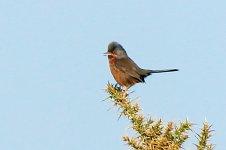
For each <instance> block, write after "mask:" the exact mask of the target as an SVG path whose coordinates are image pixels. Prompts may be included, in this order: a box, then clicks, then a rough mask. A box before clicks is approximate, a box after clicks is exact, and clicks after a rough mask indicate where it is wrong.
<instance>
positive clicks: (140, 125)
mask: <svg viewBox="0 0 226 150" xmlns="http://www.w3.org/2000/svg"><path fill="white" fill-rule="evenodd" d="M106 92H107V93H108V94H109V97H108V99H110V100H111V101H112V102H113V105H114V106H115V107H117V108H118V109H119V113H120V114H119V117H122V116H124V117H127V118H128V120H129V121H130V122H131V129H132V130H134V131H135V135H134V136H132V137H130V136H123V141H124V142H126V144H127V145H128V146H129V147H130V148H131V149H135V150H179V149H183V144H184V143H185V142H186V141H187V140H188V139H189V135H188V131H192V129H191V127H192V126H193V124H192V123H191V122H188V121H187V120H186V121H185V122H180V123H179V124H178V125H176V124H175V123H174V122H172V121H170V122H168V123H166V125H164V123H163V122H162V120H154V119H152V118H146V117H145V115H143V114H142V113H141V111H140V110H141V109H140V106H139V104H138V103H134V102H133V101H132V100H131V99H130V98H129V94H127V93H125V91H123V90H122V88H121V87H120V86H117V85H113V84H108V85H107V88H106ZM210 127H211V126H210V125H208V124H207V123H206V122H205V123H204V125H203V128H202V129H201V132H200V133H199V134H197V133H195V134H196V135H195V136H196V137H197V141H198V142H197V144H195V147H196V149H197V150H212V149H213V145H212V144H209V143H208V140H209V138H210V137H211V132H212V131H211V129H210ZM192 132H193V131H192Z"/></svg>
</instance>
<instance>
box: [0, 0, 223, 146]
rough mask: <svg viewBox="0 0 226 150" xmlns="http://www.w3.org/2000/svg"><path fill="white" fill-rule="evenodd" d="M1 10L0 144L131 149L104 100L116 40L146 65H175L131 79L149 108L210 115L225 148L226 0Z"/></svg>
mask: <svg viewBox="0 0 226 150" xmlns="http://www.w3.org/2000/svg"><path fill="white" fill-rule="evenodd" d="M0 18H1V19H0V72H1V73H0V149H1V150H90V149H92V150H106V149H107V150H116V149H121V150H127V149H128V147H127V146H126V145H125V144H124V142H123V141H122V140H121V139H122V138H121V137H122V135H124V134H127V133H128V132H129V131H128V127H129V124H128V122H127V119H125V118H121V119H120V120H118V112H117V109H116V108H112V104H111V102H110V101H105V102H102V100H103V99H104V98H106V97H107V94H106V93H105V92H104V91H103V89H104V88H105V87H106V84H107V82H108V81H110V82H112V83H115V81H114V79H113V78H112V76H111V73H110V71H109V67H108V61H107V58H106V57H104V56H103V53H104V52H105V51H106V49H107V45H108V43H109V42H111V41H113V40H114V41H118V42H119V43H121V44H122V45H123V46H124V48H125V49H126V50H127V53H128V54H129V56H130V57H131V58H132V59H134V61H135V62H136V63H137V64H139V66H141V67H143V68H149V69H168V68H178V69H180V71H179V72H174V73H165V74H155V75H153V76H150V77H148V78H147V79H146V84H138V85H136V86H134V87H132V88H131V91H132V90H135V93H133V94H132V95H131V96H132V97H134V98H136V97H139V103H140V105H141V107H142V108H143V111H144V113H145V114H147V115H148V116H151V117H154V118H156V119H159V118H162V119H163V122H165V123H166V122H167V121H170V120H172V121H175V122H177V123H179V122H180V121H184V120H185V119H186V117H188V119H189V121H191V122H194V123H196V126H194V129H197V130H198V129H199V128H200V127H202V123H203V122H204V121H205V118H207V121H208V122H209V123H210V124H212V125H213V129H214V130H215V132H214V136H213V137H212V138H211V142H212V143H214V144H215V145H216V150H223V149H225V140H226V138H225V137H226V129H225V127H226V1H225V0H168V1H162V0H155V1H153V0H139V1H138V0H136V1H135V0H123V1H122V0H115V1H104V0H95V1H87V0H81V1H78V0H64V1H60V0H20V1H17V0H0ZM109 108H112V109H111V110H110V111H108V109H109ZM191 135H192V136H193V135H194V134H191ZM192 143H193V141H189V142H188V143H187V144H185V147H186V148H192V149H194V146H193V145H192Z"/></svg>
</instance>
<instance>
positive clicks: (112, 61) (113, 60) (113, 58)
mask: <svg viewBox="0 0 226 150" xmlns="http://www.w3.org/2000/svg"><path fill="white" fill-rule="evenodd" d="M108 60H109V63H114V62H115V61H116V58H115V57H114V56H111V55H108Z"/></svg>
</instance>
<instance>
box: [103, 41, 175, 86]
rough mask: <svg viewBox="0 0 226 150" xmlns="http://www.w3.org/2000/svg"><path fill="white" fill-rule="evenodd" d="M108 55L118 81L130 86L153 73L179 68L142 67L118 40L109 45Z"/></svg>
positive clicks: (120, 83)
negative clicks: (149, 68)
mask: <svg viewBox="0 0 226 150" xmlns="http://www.w3.org/2000/svg"><path fill="white" fill-rule="evenodd" d="M104 54H105V55H108V60H109V66H110V70H111V73H112V75H113V77H114V78H115V80H116V81H117V83H118V84H119V85H121V86H124V87H125V88H126V89H128V88H130V87H131V86H133V85H134V84H136V83H139V82H145V80H144V79H145V78H146V77H147V76H149V75H151V74H152V73H162V72H172V71H178V69H166V70H147V69H141V68H140V67H139V66H138V65H137V64H136V63H135V62H134V61H133V60H132V59H131V58H129V56H128V55H127V53H126V51H125V49H124V48H123V47H122V45H120V44H119V43H117V42H111V43H110V44H109V45H108V51H107V52H106V53H104Z"/></svg>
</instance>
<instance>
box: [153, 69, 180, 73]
mask: <svg viewBox="0 0 226 150" xmlns="http://www.w3.org/2000/svg"><path fill="white" fill-rule="evenodd" d="M149 71H150V73H163V72H173V71H179V70H178V69H165V70H149Z"/></svg>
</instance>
